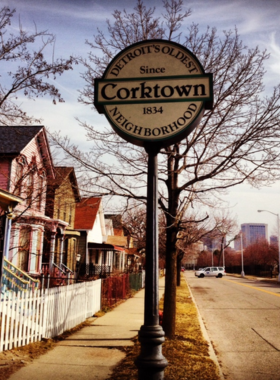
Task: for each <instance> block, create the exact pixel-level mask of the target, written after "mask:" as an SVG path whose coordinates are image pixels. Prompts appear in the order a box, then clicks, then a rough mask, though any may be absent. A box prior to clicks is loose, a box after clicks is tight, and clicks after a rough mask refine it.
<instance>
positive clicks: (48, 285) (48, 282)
mask: <svg viewBox="0 0 280 380" xmlns="http://www.w3.org/2000/svg"><path fill="white" fill-rule="evenodd" d="M50 278H51V275H50V274H49V273H48V281H47V288H48V289H49V288H50Z"/></svg>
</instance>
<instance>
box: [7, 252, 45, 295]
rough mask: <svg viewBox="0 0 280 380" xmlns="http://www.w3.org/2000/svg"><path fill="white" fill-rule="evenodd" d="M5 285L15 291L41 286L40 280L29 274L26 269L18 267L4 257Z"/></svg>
mask: <svg viewBox="0 0 280 380" xmlns="http://www.w3.org/2000/svg"><path fill="white" fill-rule="evenodd" d="M3 285H4V286H5V287H6V288H7V289H8V290H12V291H15V292H16V293H17V292H18V291H22V290H24V291H25V290H34V289H38V288H39V286H40V281H39V280H36V279H34V278H32V277H31V276H29V275H28V274H27V273H26V272H25V271H23V270H22V269H20V268H18V267H17V266H16V265H14V264H13V263H11V262H10V261H9V260H7V259H6V258H5V257H4V265H3Z"/></svg>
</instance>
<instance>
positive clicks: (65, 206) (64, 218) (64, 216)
mask: <svg viewBox="0 0 280 380" xmlns="http://www.w3.org/2000/svg"><path fill="white" fill-rule="evenodd" d="M66 209H67V205H66V202H65V203H64V213H63V220H65V221H66Z"/></svg>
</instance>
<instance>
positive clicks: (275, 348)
mask: <svg viewBox="0 0 280 380" xmlns="http://www.w3.org/2000/svg"><path fill="white" fill-rule="evenodd" d="M252 330H253V331H254V332H255V333H256V334H257V335H258V336H259V337H260V338H262V340H264V341H265V342H266V343H267V344H269V345H270V346H271V347H272V348H274V350H276V351H278V352H280V350H278V348H277V347H275V346H274V345H273V344H272V343H270V342H269V341H268V340H267V339H265V338H264V337H263V336H262V335H261V334H260V333H258V332H257V331H256V330H255V329H254V328H253V327H252Z"/></svg>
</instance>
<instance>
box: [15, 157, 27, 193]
mask: <svg viewBox="0 0 280 380" xmlns="http://www.w3.org/2000/svg"><path fill="white" fill-rule="evenodd" d="M16 162H17V166H16V182H15V190H14V194H15V195H17V196H20V195H21V191H22V182H23V176H24V167H25V166H27V160H26V157H25V156H24V155H23V154H22V155H20V156H19V157H17V159H16Z"/></svg>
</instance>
